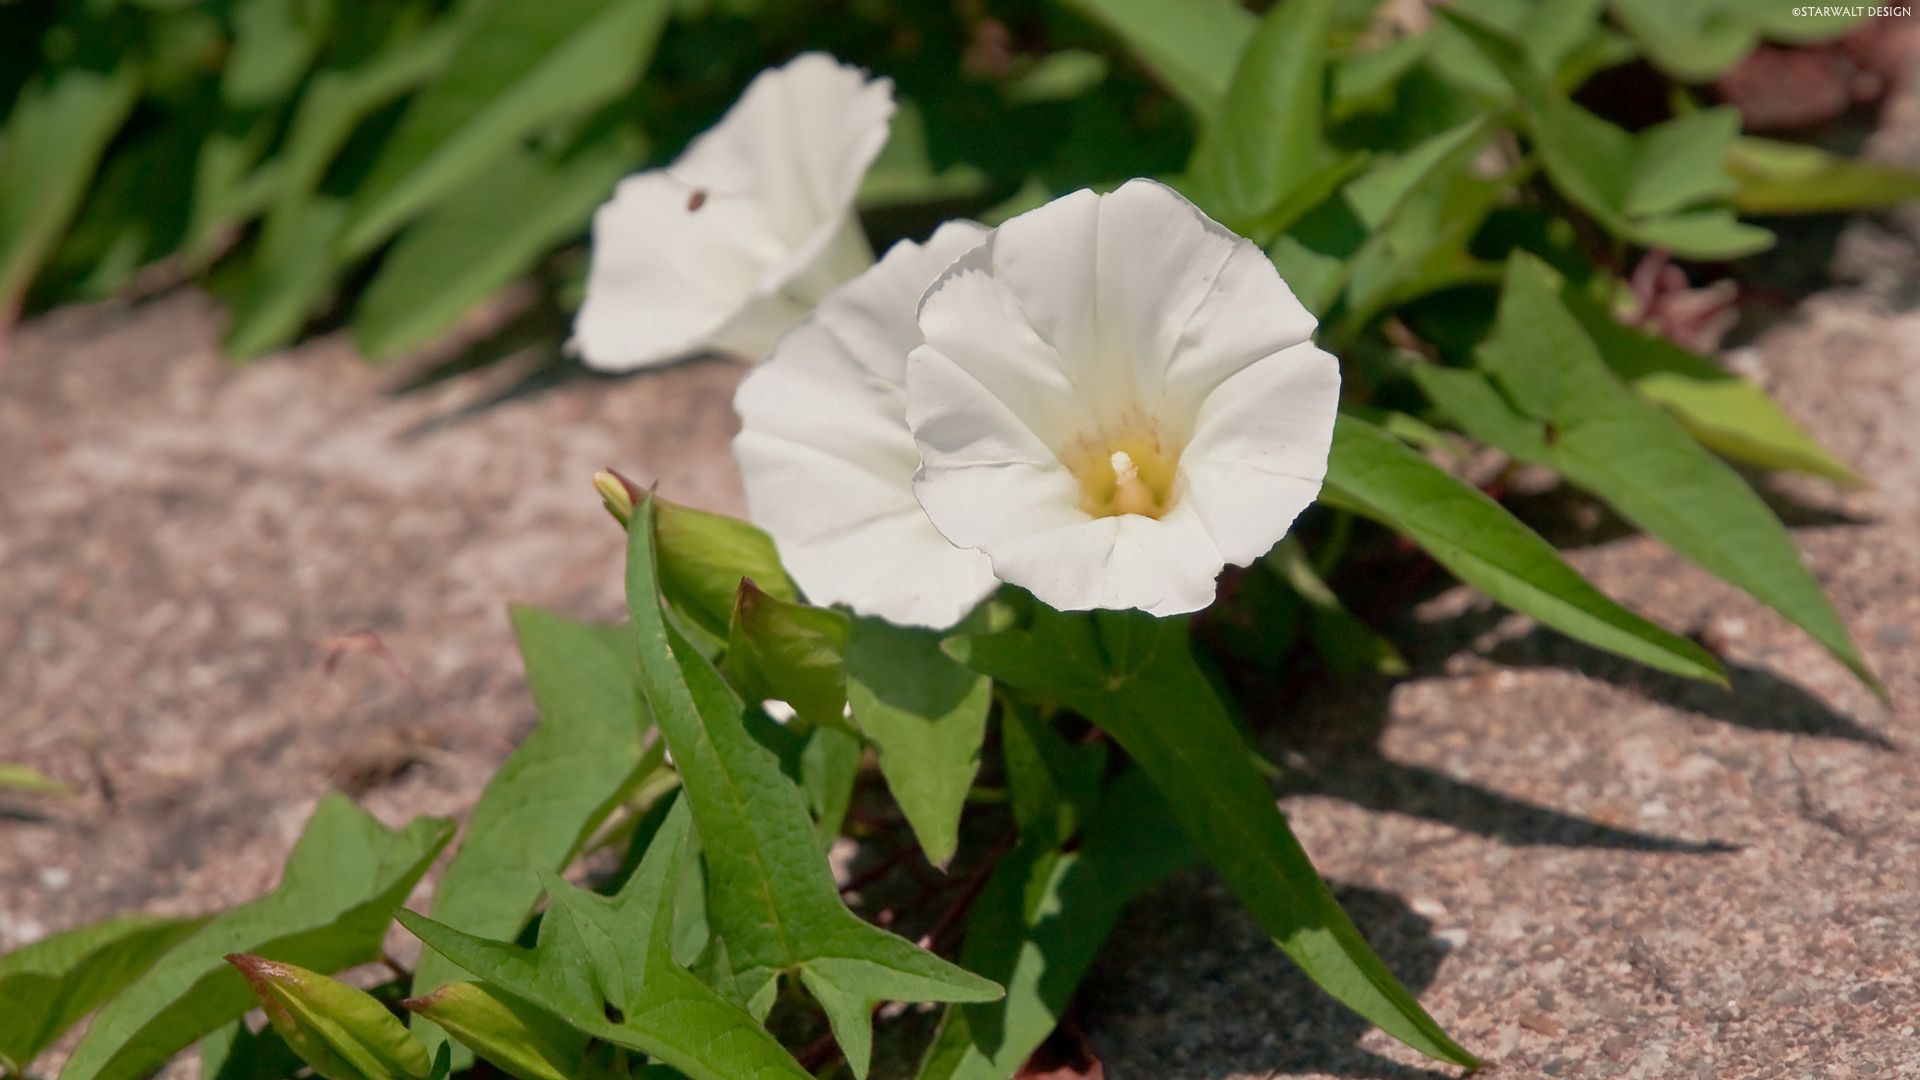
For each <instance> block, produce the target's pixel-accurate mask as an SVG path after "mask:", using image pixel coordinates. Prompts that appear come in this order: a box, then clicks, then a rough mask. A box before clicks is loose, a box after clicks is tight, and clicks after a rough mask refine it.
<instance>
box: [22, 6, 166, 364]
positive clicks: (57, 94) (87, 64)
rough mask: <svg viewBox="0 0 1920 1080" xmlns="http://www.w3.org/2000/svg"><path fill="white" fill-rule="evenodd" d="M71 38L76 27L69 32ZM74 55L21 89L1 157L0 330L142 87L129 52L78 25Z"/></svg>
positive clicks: (68, 219) (62, 228)
mask: <svg viewBox="0 0 1920 1080" xmlns="http://www.w3.org/2000/svg"><path fill="white" fill-rule="evenodd" d="M63 29H66V30H67V31H68V32H69V33H72V32H74V30H75V29H76V28H74V27H65V28H63ZM77 29H78V30H79V33H80V35H81V36H80V38H79V40H78V42H77V43H76V44H75V45H74V46H73V48H74V49H75V53H74V55H72V56H69V57H66V58H64V59H62V60H61V61H59V62H58V63H55V64H53V65H51V66H50V67H48V68H47V69H46V70H45V71H43V72H41V74H40V75H39V77H37V78H35V79H34V80H33V81H32V82H31V83H29V84H28V85H27V87H26V88H25V89H24V90H22V91H21V92H20V97H19V98H18V100H16V101H15V102H14V103H13V111H12V113H11V114H10V115H9V116H8V119H7V128H6V132H5V136H6V153H4V154H0V326H3V325H5V324H6V323H9V322H11V321H12V319H13V317H14V316H15V314H16V313H17V312H18V309H19V305H20V298H21V297H22V296H23V295H24V294H25V293H26V291H27V286H28V285H30V284H32V283H33V279H34V275H35V274H36V273H38V271H39V269H40V264H41V263H42V262H43V261H44V260H45V259H46V257H47V255H48V253H50V252H51V251H52V250H53V247H54V244H55V243H57V242H58V241H59V239H60V236H61V234H62V233H64V232H65V231H66V229H67V226H68V224H69V223H71V222H72V220H73V215H74V211H76V210H78V209H79V208H80V200H81V198H82V197H83V196H85V195H86V192H87V188H88V187H89V186H90V185H91V184H92V183H93V177H94V174H95V172H96V171H97V170H98V168H99V165H100V156H101V154H102V153H103V152H104V151H105V150H106V148H107V143H108V141H109V140H111V139H112V138H113V136H114V133H115V132H117V131H119V130H120V126H121V125H122V124H124V123H125V122H126V119H127V114H128V113H129V112H131V111H132V110H133V104H134V100H135V98H136V97H137V96H138V94H139V89H140V72H139V68H138V65H137V63H136V62H135V60H134V58H133V57H132V56H130V55H126V54H124V53H123V52H122V51H120V50H116V49H114V48H112V47H111V46H110V45H108V44H107V43H106V42H104V41H96V40H94V37H93V32H92V30H91V28H90V27H87V26H86V25H84V24H83V25H82V26H81V27H79V28H77Z"/></svg>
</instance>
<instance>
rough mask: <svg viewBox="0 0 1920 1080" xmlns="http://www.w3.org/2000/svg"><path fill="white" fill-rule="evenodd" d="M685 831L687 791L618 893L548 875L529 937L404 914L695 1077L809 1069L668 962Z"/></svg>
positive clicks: (497, 980) (542, 1003)
mask: <svg viewBox="0 0 1920 1080" xmlns="http://www.w3.org/2000/svg"><path fill="white" fill-rule="evenodd" d="M687 833H688V814H687V808H686V805H685V801H684V800H682V801H681V802H680V803H678V804H676V805H675V807H674V809H673V812H672V813H670V814H668V815H667V819H666V821H665V822H664V823H663V824H662V826H661V828H660V831H659V833H658V834H656V836H655V837H654V841H653V844H652V845H651V846H650V847H649V848H648V849H647V855H646V858H644V859H642V860H641V862H640V867H639V869H638V870H636V871H635V872H634V875H633V877H632V878H630V879H628V881H627V884H626V887H625V888H623V889H621V890H620V893H619V895H617V896H613V897H605V896H597V895H595V894H593V893H590V892H587V891H586V890H584V889H580V888H576V887H575V886H573V885H569V884H568V883H567V882H565V881H563V880H561V879H560V878H559V877H558V876H555V875H548V876H547V890H548V893H547V895H548V901H549V903H548V906H547V911H546V915H545V916H544V917H543V918H542V919H541V920H540V937H539V942H538V944H536V945H535V946H534V947H533V948H531V949H526V948H522V947H520V946H518V945H510V944H507V943H505V942H500V941H489V940H487V939H485V938H480V937H475V936H474V935H472V934H466V933H462V932H461V931H458V930H455V929H453V928H451V927H448V926H443V925H441V924H439V923H437V922H434V921H433V920H431V919H428V918H425V917H424V916H420V915H415V914H414V913H412V912H410V911H402V912H400V913H399V919H400V923H401V925H403V926H405V927H406V928H407V929H408V930H411V931H412V932H413V933H414V934H415V935H416V936H417V937H419V938H420V940H421V941H424V942H426V943H427V945H428V946H429V947H431V948H433V949H436V950H438V951H439V952H441V953H443V954H445V955H446V956H447V958H448V959H450V960H452V961H454V962H455V963H457V964H459V965H460V966H461V967H463V968H465V969H466V970H468V971H470V972H472V973H473V974H474V975H476V976H478V977H480V978H482V979H485V980H486V981H487V982H489V983H491V984H492V985H493V986H495V987H498V988H499V989H500V990H502V991H504V992H506V993H508V994H511V995H513V996H515V997H518V998H521V999H524V1000H525V1001H527V1002H529V1003H531V1004H533V1005H535V1006H538V1007H539V1008H542V1009H546V1010H547V1011H549V1012H552V1013H553V1014H554V1015H556V1016H558V1017H559V1018H560V1019H562V1020H564V1021H566V1022H567V1023H569V1024H571V1025H573V1026H574V1027H576V1028H578V1029H579V1030H580V1031H582V1032H584V1033H585V1034H587V1035H590V1036H592V1037H594V1038H596V1039H603V1040H605V1041H607V1042H611V1043H614V1044H615V1045H618V1046H625V1047H629V1048H631V1049H634V1050H638V1051H640V1052H642V1053H644V1054H647V1055H650V1056H652V1057H654V1058H657V1059H659V1060H660V1061H661V1062H663V1063H665V1064H667V1065H670V1066H672V1067H673V1068H676V1069H678V1070H680V1071H681V1072H682V1073H685V1074H686V1075H687V1076H688V1077H691V1078H692V1080H760V1078H771V1077H783V1078H788V1080H804V1078H805V1077H806V1076H807V1073H806V1072H805V1070H803V1069H801V1068H800V1066H799V1064H798V1063H797V1062H795V1061H794V1060H793V1058H792V1057H791V1056H789V1055H788V1054H787V1052H786V1051H785V1050H784V1049H782V1048H781V1046H780V1044H779V1043H778V1042H777V1041H775V1039H774V1037H773V1036H772V1035H769V1034H767V1031H766V1029H765V1028H763V1027H761V1026H760V1025H759V1024H758V1023H756V1022H755V1021H754V1019H753V1017H752V1016H750V1015H748V1014H747V1013H746V1012H744V1011H743V1010H741V1009H740V1008H739V1007H738V1006H736V1005H731V1004H728V1003H727V1002H726V1001H725V1000H723V999H722V998H721V997H720V996H719V995H718V994H716V993H714V992H713V991H712V990H711V989H708V987H707V985H706V984H705V983H703V982H701V981H700V980H699V979H697V978H695V977H694V976H693V975H692V974H691V973H690V972H688V971H687V970H686V969H685V968H682V967H680V966H678V965H677V964H675V963H674V962H673V954H672V935H673V898H674V895H675V893H676V891H677V889H678V878H679V874H680V865H681V861H682V853H683V849H684V848H685V846H686V842H687ZM808 847H809V849H810V850H811V848H812V845H811V844H809V845H808ZM814 854H816V855H817V852H816V853H814Z"/></svg>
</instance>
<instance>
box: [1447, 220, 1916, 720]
mask: <svg viewBox="0 0 1920 1080" xmlns="http://www.w3.org/2000/svg"><path fill="white" fill-rule="evenodd" d="M1478 358H1479V362H1480V366H1481V368H1482V369H1483V370H1484V371H1485V372H1486V373H1487V375H1488V376H1491V382H1490V383H1489V382H1488V381H1486V380H1484V379H1481V378H1480V377H1478V376H1475V375H1474V374H1472V373H1470V372H1459V371H1456V372H1451V373H1443V374H1450V375H1451V376H1453V377H1452V378H1439V379H1436V378H1434V377H1433V376H1434V375H1435V373H1438V372H1440V369H1437V368H1421V369H1417V374H1418V375H1419V376H1420V382H1421V385H1422V387H1423V388H1425V389H1426V390H1427V391H1428V394H1429V396H1431V397H1433V398H1434V400H1435V402H1436V403H1437V404H1438V405H1439V406H1440V407H1441V409H1442V411H1444V412H1446V413H1447V414H1448V415H1449V416H1451V417H1452V418H1453V419H1454V420H1455V421H1456V422H1457V423H1459V424H1460V425H1461V426H1462V427H1463V428H1465V429H1466V431H1467V432H1468V434H1470V435H1473V436H1474V437H1475V438H1478V439H1480V440H1481V441H1483V442H1486V443H1487V444H1489V445H1491V446H1493V447H1495V448H1496V449H1499V450H1502V451H1504V452H1506V453H1507V454H1509V455H1511V456H1513V457H1516V458H1520V459H1522V460H1525V461H1532V462H1536V463H1538V464H1541V465H1545V466H1547V467H1548V468H1551V469H1554V470H1555V471H1557V472H1559V473H1560V474H1561V475H1563V476H1565V477H1566V478H1567V479H1568V480H1569V481H1571V482H1572V483H1574V484H1576V485H1578V486H1580V487H1583V488H1586V489H1587V490H1589V491H1592V492H1593V493H1594V494H1596V495H1598V496H1600V497H1601V498H1602V499H1605V500H1606V501H1607V502H1608V504H1610V505H1611V506H1612V507H1613V508H1614V509H1615V510H1617V511H1618V512H1619V513H1620V515H1621V516H1622V517H1624V518H1626V519H1627V520H1628V521H1631V522H1633V523H1634V524H1636V525H1638V526H1640V527H1641V528H1643V529H1645V530H1647V531H1648V532H1650V533H1652V534H1654V535H1655V536H1658V537H1660V538H1661V539H1662V540H1665V541H1666V542H1667V543H1668V544H1669V545H1671V546H1672V547H1673V549H1674V550H1675V551H1677V552H1679V553H1680V554H1681V555H1684V556H1685V557H1687V558H1688V559H1691V560H1693V561H1694V562H1696V563H1698V564H1699V565H1700V566H1701V567H1703V568H1704V569H1706V570H1707V571H1709V572H1711V573H1712V574H1714V575H1715V576H1717V577H1720V578H1722V579H1724V580H1726V581H1727V582H1729V583H1731V584H1733V585H1735V586H1738V587H1739V588H1741V589H1744V590H1745V591H1746V592H1748V593H1750V594H1751V595H1753V596H1754V597H1755V598H1756V599H1758V600H1760V601H1761V602H1763V603H1765V604H1767V605H1768V606H1770V607H1772V608H1773V609H1774V610H1776V611H1778V612H1780V613H1781V614H1782V615H1785V616H1786V617H1787V618H1788V619H1790V620H1792V621H1793V622H1794V623H1796V624H1798V625H1799V626H1800V627H1801V628H1802V629H1804V630H1806V631H1807V632H1808V633H1809V634H1811V635H1812V636H1813V637H1814V639H1815V640H1817V641H1819V642H1820V643H1821V644H1822V645H1824V646H1826V648H1827V651H1828V652H1830V653H1832V654H1833V655H1834V657H1835V658H1837V659H1838V660H1840V661H1841V662H1842V663H1844V664H1846V665H1847V667H1848V668H1850V669H1851V670H1852V671H1853V672H1854V674H1855V675H1857V676H1859V678H1860V680H1861V681H1862V682H1864V683H1865V684H1867V685H1868V686H1869V687H1872V688H1873V689H1874V690H1875V692H1877V693H1878V692H1881V689H1880V683H1879V681H1878V680H1877V679H1876V678H1874V675H1873V672H1872V671H1870V670H1869V669H1868V668H1867V665H1866V662H1865V661H1864V660H1863V659H1862V658H1861V656H1860V653H1859V650H1858V649H1856V648H1855V647H1854V644H1853V639H1852V638H1851V637H1850V636H1849V635H1848V633H1847V628H1846V626H1845V625H1844V624H1843V623H1842V622H1841V621H1840V616H1839V615H1838V613H1836V612H1835V611H1834V610H1833V605H1832V604H1830V603H1829V602H1828V601H1827V598H1826V595H1825V594H1824V593H1823V592H1821V589H1820V583H1819V582H1818V581H1817V580H1815V579H1814V577H1813V575H1812V574H1811V573H1809V572H1808V571H1807V568H1806V566H1805V565H1804V564H1802V563H1801V561H1800V555H1799V552H1797V551H1796V550H1794V546H1793V540H1792V538H1791V537H1790V536H1789V535H1788V533H1787V530H1786V528H1785V527H1784V526H1782V525H1781V524H1780V521H1779V519H1778V518H1776V517H1774V515H1773V512H1772V511H1771V510H1769V509H1768V508H1767V505H1766V503H1764V502H1762V501H1761V500H1760V498H1759V496H1757V495H1755V494H1754V493H1753V490H1752V489H1751V488H1749V487H1748V486H1747V484H1746V482H1745V481H1743V480H1742V479H1741V478H1740V476H1739V475H1738V474H1737V473H1735V472H1734V471H1733V470H1732V469H1730V468H1728V467H1727V466H1726V465H1725V464H1723V463H1722V462H1721V461H1719V460H1718V459H1717V458H1715V457H1714V456H1713V455H1712V454H1710V453H1708V452H1707V451H1706V450H1704V449H1702V448H1701V446H1700V445H1699V444H1698V443H1696V442H1694V441H1693V439H1692V438H1690V437H1689V436H1688V435H1687V433H1686V431H1685V430H1683V429H1682V428H1681V427H1680V425H1679V423H1678V422H1677V421H1676V420H1674V419H1673V418H1672V417H1671V416H1669V415H1668V414H1667V413H1666V412H1665V411H1664V410H1662V409H1661V408H1659V407H1658V406H1655V405H1653V404H1650V403H1648V402H1646V401H1643V400H1642V399H1641V398H1640V397H1639V396H1637V395H1636V394H1634V392H1633V391H1632V390H1630V389H1629V388H1627V387H1626V386H1624V385H1622V384H1621V383H1620V382H1619V380H1618V379H1617V378H1616V377H1615V376H1614V374H1613V373H1612V372H1611V371H1610V370H1608V368H1607V366H1606V362H1605V361H1604V360H1602V359H1601V356H1600V351H1599V349H1598V347H1597V346H1596V345H1595V343H1594V340H1593V338H1592V337H1591V336H1590V335H1589V334H1588V332H1587V330H1586V328H1585V327H1583V326H1582V325H1581V323H1580V321H1579V320H1578V319H1576V318H1575V317H1574V316H1573V314H1572V313H1571V312H1570V311H1568V310H1567V307H1566V305H1565V303H1564V302H1562V300H1561V299H1560V296H1559V283H1558V281H1557V280H1556V279H1555V277H1554V276H1553V272H1552V271H1551V270H1550V269H1548V268H1547V267H1546V266H1545V265H1544V264H1542V263H1540V262H1539V261H1537V260H1535V259H1534V258H1532V257H1531V256H1526V255H1517V256H1515V257H1514V259H1513V260H1512V261H1511V262H1510V263H1509V264H1508V267H1507V283H1506V288H1505V290H1504V291H1503V293H1502V294H1501V297H1500V309H1499V314H1498V317H1497V320H1496V323H1495V328H1494V333H1493V335H1492V336H1491V337H1489V338H1488V339H1487V341H1486V342H1485V343H1484V344H1483V345H1482V346H1481V347H1480V350H1479V354H1478Z"/></svg>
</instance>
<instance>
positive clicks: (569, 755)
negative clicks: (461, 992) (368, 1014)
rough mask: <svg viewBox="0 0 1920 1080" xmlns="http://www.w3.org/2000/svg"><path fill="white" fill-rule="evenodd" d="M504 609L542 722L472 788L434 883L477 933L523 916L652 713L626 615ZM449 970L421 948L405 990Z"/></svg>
mask: <svg viewBox="0 0 1920 1080" xmlns="http://www.w3.org/2000/svg"><path fill="white" fill-rule="evenodd" d="M512 615H513V629H514V633H515V634H516V635H517V636H518V637H519V640H520V654H521V656H522V657H524V658H525V661H526V666H527V682H528V683H529V684H530V686H531V687H532V690H533V699H534V702H535V704H537V705H538V707H539V712H540V725H539V726H538V727H536V728H534V729H533V731H532V732H531V733H530V734H529V735H528V736H527V737H526V739H525V740H524V741H523V742H521V744H520V746H519V747H518V748H516V749H515V750H514V752H513V753H512V754H511V755H509V756H508V758H507V760H506V761H505V762H503V763H501V765H500V770H499V771H498V772H496V773H495V774H494V776H493V779H492V780H490V781H488V782H487V788H486V790H485V791H483V792H481V793H480V801H479V802H478V803H476V804H475V805H474V808H473V813H472V814H471V815H470V816H469V818H468V820H467V832H466V837H465V838H464V839H463V840H462V841H461V844H460V850H459V851H458V852H456V853H455V854H454V856H453V861H452V862H451V863H449V864H448V865H447V872H446V875H445V876H444V877H442V878H441V879H440V884H439V886H438V887H437V888H436V889H435V890H434V894H433V915H434V918H436V919H438V920H439V921H440V922H442V923H445V924H446V925H448V926H451V927H454V928H455V929H458V930H464V931H467V932H468V933H472V934H479V935H481V936H482V937H499V938H511V937H512V936H513V935H515V934H516V933H518V932H519V931H520V928H521V927H522V926H523V925H525V924H526V921H527V916H528V915H530V914H531V913H532V912H533V906H534V904H535V903H537V902H538V901H539V899H540V894H541V892H542V891H543V884H542V882H541V879H540V874H541V872H542V871H547V870H559V869H561V868H562V867H564V866H566V864H567V863H568V862H569V861H570V860H571V859H572V858H573V856H574V855H575V854H576V853H578V851H579V849H580V845H581V844H582V843H583V842H584V841H585V840H586V838H587V834H588V833H590V832H591V831H592V830H593V829H594V828H596V827H597V826H598V825H599V824H600V823H601V822H602V821H605V820H606V817H607V815H608V814H609V813H610V812H612V810H613V808H614V806H616V805H618V803H619V801H620V799H621V797H622V796H623V795H624V794H625V793H626V792H627V791H628V790H629V789H630V788H631V787H632V786H633V784H634V783H635V782H637V781H638V780H639V779H640V775H639V774H640V772H641V771H642V760H643V756H644V754H643V750H642V743H643V741H644V736H645V734H646V729H647V728H648V727H649V726H650V724H651V720H650V718H649V717H648V716H647V713H646V707H645V706H644V705H643V704H641V701H640V689H639V687H638V686H636V685H635V683H634V678H633V663H632V660H631V657H630V652H631V648H630V645H629V642H628V637H627V632H626V628H625V627H621V626H594V625H591V624H588V623H580V622H574V621H573V620H571V619H566V618H563V617H561V616H559V615H555V614H553V613H552V612H548V611H542V610H540V609H539V608H532V607H515V608H514V609H513V612H512ZM655 764H658V759H657V758H656V759H655ZM457 975H458V969H457V968H456V967H455V966H454V965H453V964H451V963H448V962H447V960H446V959H445V958H443V957H441V956H439V955H438V954H435V953H428V954H427V955H425V956H423V957H421V958H420V966H419V968H418V969H417V970H415V972H414V976H413V993H414V994H415V995H416V996H418V995H425V994H429V993H431V992H432V991H434V990H435V989H437V988H438V987H440V986H442V985H443V984H445V983H447V982H449V981H451V980H452V979H454V978H455V977H457ZM417 1026H418V1027H419V1028H420V1034H421V1037H422V1038H423V1039H425V1040H426V1043H427V1047H428V1049H429V1050H437V1049H438V1048H439V1044H440V1043H441V1042H443V1041H444V1040H443V1039H441V1038H440V1036H439V1034H438V1033H437V1032H434V1031H433V1030H432V1026H431V1025H430V1024H425V1023H422V1024H420V1025H417ZM463 1056H464V1055H463Z"/></svg>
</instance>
